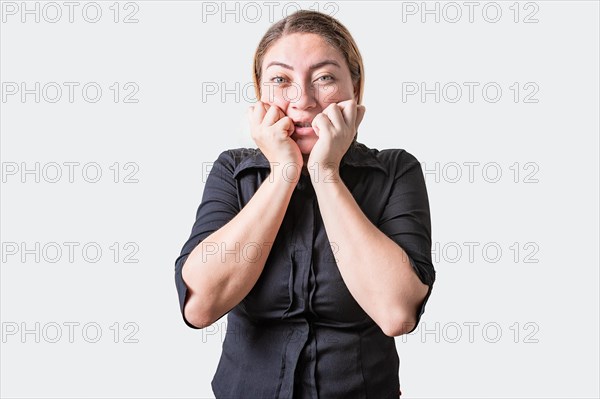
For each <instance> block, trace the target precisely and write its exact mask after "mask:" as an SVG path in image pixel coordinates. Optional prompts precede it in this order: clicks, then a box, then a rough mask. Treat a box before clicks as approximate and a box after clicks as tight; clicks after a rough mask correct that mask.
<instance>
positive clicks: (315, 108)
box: [260, 33, 355, 155]
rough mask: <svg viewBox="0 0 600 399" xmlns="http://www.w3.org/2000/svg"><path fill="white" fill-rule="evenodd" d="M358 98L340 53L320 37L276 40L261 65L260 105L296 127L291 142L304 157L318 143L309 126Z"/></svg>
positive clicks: (294, 36) (303, 35)
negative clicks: (272, 107) (323, 113)
mask: <svg viewBox="0 0 600 399" xmlns="http://www.w3.org/2000/svg"><path fill="white" fill-rule="evenodd" d="M352 98H355V92H354V86H353V84H352V79H351V76H350V70H349V69H348V65H346V61H345V60H344V57H343V56H342V54H341V53H340V52H339V50H337V49H335V48H333V47H331V46H330V45H329V44H327V42H325V40H323V39H322V38H321V36H319V35H317V34H313V33H294V34H290V35H286V36H283V37H282V38H280V39H279V40H277V41H276V42H275V43H274V44H273V45H272V46H271V48H270V49H269V50H268V51H267V53H266V54H265V57H264V59H263V64H262V79H261V99H260V100H261V101H262V102H264V103H267V104H270V105H276V106H278V107H279V108H281V110H282V111H283V112H284V113H285V114H286V115H287V116H289V117H290V118H291V119H292V120H293V121H294V124H295V130H294V133H293V134H292V136H291V137H292V139H293V140H294V141H295V142H296V143H297V144H298V147H300V151H301V152H302V154H304V155H307V154H310V152H311V150H312V148H313V146H314V145H315V143H316V142H317V140H318V136H317V135H316V134H315V132H314V130H313V129H312V128H311V127H305V128H302V127H300V126H298V125H297V124H298V123H306V124H308V126H310V123H311V122H312V120H313V118H314V117H315V116H316V115H317V114H319V113H320V112H321V111H323V110H324V109H325V108H327V106H328V105H329V104H331V103H339V102H341V101H345V100H349V99H352Z"/></svg>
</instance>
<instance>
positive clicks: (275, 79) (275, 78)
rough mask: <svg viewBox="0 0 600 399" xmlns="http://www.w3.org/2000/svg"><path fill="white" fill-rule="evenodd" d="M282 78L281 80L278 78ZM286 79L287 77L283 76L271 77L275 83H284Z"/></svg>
mask: <svg viewBox="0 0 600 399" xmlns="http://www.w3.org/2000/svg"><path fill="white" fill-rule="evenodd" d="M278 79H281V80H278ZM284 81H285V78H284V77H282V76H275V77H274V78H272V79H271V82H274V83H283V82H284Z"/></svg>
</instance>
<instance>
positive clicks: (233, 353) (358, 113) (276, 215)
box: [175, 11, 435, 399]
mask: <svg viewBox="0 0 600 399" xmlns="http://www.w3.org/2000/svg"><path fill="white" fill-rule="evenodd" d="M254 82H255V89H256V93H257V98H259V99H260V101H257V103H256V104H255V105H254V106H253V107H250V110H249V112H248V117H249V123H250V128H251V133H252V138H253V139H254V141H255V142H256V144H257V146H258V148H257V149H232V150H228V151H224V152H222V153H221V154H220V155H219V157H218V159H217V160H216V162H215V163H214V165H213V168H212V169H211V172H210V175H209V177H208V179H207V182H206V186H205V188H204V194H203V198H202V202H201V204H200V206H199V208H198V212H197V215H196V222H195V223H194V226H193V228H192V233H191V236H190V238H189V239H188V241H187V242H186V243H185V245H184V246H183V249H182V251H181V255H180V256H179V257H178V258H177V260H176V262H175V264H176V267H175V279H176V283H177V289H178V292H179V299H180V305H181V311H182V314H183V317H184V320H185V322H186V323H187V325H188V326H190V327H192V328H203V327H206V326H209V325H211V324H212V323H214V322H215V321H217V320H218V319H220V318H221V317H222V316H223V315H225V314H228V317H227V321H228V323H227V334H226V336H225V340H224V342H223V352H222V355H221V359H220V361H219V365H218V367H217V371H216V374H215V376H214V379H213V381H212V388H213V391H214V393H215V395H216V397H217V398H221V397H223V398H292V397H293V398H304V397H307V398H308V397H311V398H316V397H319V398H377V399H382V398H398V397H399V395H400V386H399V385H400V384H399V377H398V370H399V359H398V354H397V351H396V347H395V340H394V338H393V337H394V336H398V335H401V334H406V333H409V332H411V331H413V330H414V329H415V328H416V325H417V324H418V322H419V319H420V317H421V315H422V313H423V311H424V308H425V304H426V302H427V299H428V298H429V295H430V293H431V288H432V286H433V283H434V280H435V271H434V268H433V265H432V262H431V232H430V217H429V203H428V197H427V191H426V187H425V182H424V179H423V174H422V171H421V167H420V164H419V162H418V161H417V159H416V158H415V157H414V156H412V155H411V154H409V153H408V152H406V151H404V150H398V149H391V150H383V151H378V150H375V149H370V148H367V147H366V146H365V145H364V144H361V143H359V142H358V141H357V140H356V135H357V128H358V126H359V124H360V122H361V120H362V117H363V115H364V112H365V108H364V107H363V106H362V105H358V104H360V102H361V95H362V87H363V65H362V59H361V56H360V53H359V51H358V49H357V46H356V44H355V42H354V40H353V38H352V36H351V35H350V33H349V32H348V30H347V29H346V28H345V27H344V26H343V25H342V24H340V23H339V22H338V21H337V20H335V19H334V18H332V17H329V16H327V15H325V14H321V13H318V12H313V11H298V12H296V13H294V14H292V15H290V16H288V17H286V18H285V19H283V20H281V21H279V22H278V23H276V24H274V25H273V26H272V27H271V28H270V29H269V30H268V31H267V33H266V34H265V36H264V37H263V39H262V40H261V42H260V43H259V45H258V48H257V50H256V54H255V59H254Z"/></svg>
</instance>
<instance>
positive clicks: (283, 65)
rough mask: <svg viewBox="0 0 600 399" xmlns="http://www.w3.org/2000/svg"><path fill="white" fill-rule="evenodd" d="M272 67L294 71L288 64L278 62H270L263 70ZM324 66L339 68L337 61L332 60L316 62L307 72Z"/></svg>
mask: <svg viewBox="0 0 600 399" xmlns="http://www.w3.org/2000/svg"><path fill="white" fill-rule="evenodd" d="M273 65H278V66H280V67H283V68H285V69H289V70H290V71H293V70H294V68H293V67H292V66H290V65H288V64H284V63H283V62H279V61H272V62H270V63H269V65H267V68H265V69H268V68H269V67H271V66H273ZM325 65H333V66H335V67H338V68H339V67H340V64H338V63H337V61H334V60H325V61H321V62H317V63H316V64H313V65H311V66H310V67H309V68H308V69H309V70H313V69H317V68H321V67H322V66H325Z"/></svg>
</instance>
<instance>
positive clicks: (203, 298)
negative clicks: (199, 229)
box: [182, 173, 296, 328]
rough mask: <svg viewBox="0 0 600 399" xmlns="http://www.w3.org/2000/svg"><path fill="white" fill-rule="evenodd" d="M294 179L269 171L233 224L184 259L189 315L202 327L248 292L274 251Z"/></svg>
mask: <svg viewBox="0 0 600 399" xmlns="http://www.w3.org/2000/svg"><path fill="white" fill-rule="evenodd" d="M295 186H296V181H290V180H289V179H287V178H286V176H284V175H282V174H281V173H271V175H270V176H269V178H267V179H266V180H265V181H264V182H263V183H262V184H261V186H260V187H259V188H258V190H257V191H256V193H255V194H254V195H253V196H252V198H251V199H250V201H248V203H247V204H246V206H244V207H243V208H242V210H241V211H240V212H239V213H238V214H237V215H236V216H235V217H234V218H233V219H232V220H231V221H229V223H227V224H226V225H224V226H223V227H221V228H220V229H219V230H217V231H215V232H214V233H212V234H211V235H210V236H208V237H207V238H206V239H205V240H203V241H202V242H201V243H200V244H199V245H198V246H196V248H194V250H193V251H192V252H191V253H190V255H189V256H188V258H187V259H186V262H185V264H184V265H183V269H182V277H183V280H184V282H185V283H186V285H187V286H188V299H187V302H186V306H185V317H186V319H187V320H188V321H189V322H190V323H192V324H193V325H195V326H196V327H200V328H204V327H207V326H209V325H211V324H212V323H214V322H215V321H216V320H218V319H219V318H220V317H222V316H223V315H224V314H225V313H227V312H228V311H229V310H231V309H232V308H233V307H235V306H236V305H237V304H238V303H240V302H241V301H242V299H243V298H244V297H245V296H246V295H247V294H248V293H249V292H250V290H251V289H252V287H254V284H256V281H257V280H258V278H259V276H260V274H261V273H262V270H263V267H264V265H265V262H266V260H267V257H268V256H269V253H270V251H271V246H272V244H273V241H274V240H275V237H276V235H277V232H278V230H279V228H280V226H281V223H282V221H283V218H284V216H285V212H286V210H287V207H288V204H289V201H290V198H291V196H292V193H293V191H294V187H295Z"/></svg>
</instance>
